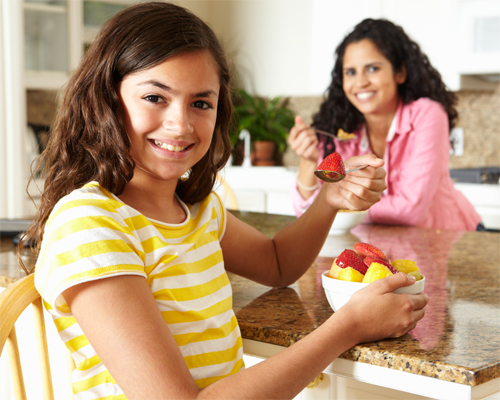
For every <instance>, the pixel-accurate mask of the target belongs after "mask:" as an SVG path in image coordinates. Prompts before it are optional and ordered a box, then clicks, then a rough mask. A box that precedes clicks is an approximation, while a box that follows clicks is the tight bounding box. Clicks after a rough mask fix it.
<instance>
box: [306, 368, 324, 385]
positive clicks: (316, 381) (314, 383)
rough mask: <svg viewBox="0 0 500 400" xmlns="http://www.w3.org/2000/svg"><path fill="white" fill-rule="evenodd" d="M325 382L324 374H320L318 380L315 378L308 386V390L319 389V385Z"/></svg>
mask: <svg viewBox="0 0 500 400" xmlns="http://www.w3.org/2000/svg"><path fill="white" fill-rule="evenodd" d="M322 380H323V372H322V373H320V374H319V375H318V376H317V377H316V378H314V380H313V381H312V382H311V383H310V384H309V385H307V386H306V388H308V389H314V388H315V387H317V386H318V385H319V383H320V382H321V381H322Z"/></svg>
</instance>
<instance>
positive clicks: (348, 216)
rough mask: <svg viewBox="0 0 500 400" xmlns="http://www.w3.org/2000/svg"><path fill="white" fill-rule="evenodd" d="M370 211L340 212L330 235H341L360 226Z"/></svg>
mask: <svg viewBox="0 0 500 400" xmlns="http://www.w3.org/2000/svg"><path fill="white" fill-rule="evenodd" d="M367 214H368V210H365V211H351V210H339V212H338V213H337V216H336V217H335V220H334V221H333V224H332V227H331V228H330V233H329V235H341V234H343V233H346V232H349V231H350V230H351V229H352V228H354V227H356V226H358V225H359V224H360V223H361V222H363V220H364V219H365V217H366V215H367Z"/></svg>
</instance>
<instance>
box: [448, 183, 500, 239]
mask: <svg viewBox="0 0 500 400" xmlns="http://www.w3.org/2000/svg"><path fill="white" fill-rule="evenodd" d="M455 188H456V189H457V190H460V191H461V192H462V193H463V194H464V196H465V197H467V199H468V200H469V201H470V202H471V203H472V205H473V206H474V208H475V209H476V211H477V213H478V214H479V215H480V216H481V218H482V219H483V224H484V226H485V227H486V228H488V229H500V185H494V184H491V185H489V184H476V183H455Z"/></svg>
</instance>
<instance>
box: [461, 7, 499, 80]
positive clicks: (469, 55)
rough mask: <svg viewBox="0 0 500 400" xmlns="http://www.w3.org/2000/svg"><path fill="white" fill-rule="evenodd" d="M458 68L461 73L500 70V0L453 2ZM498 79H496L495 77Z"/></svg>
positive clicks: (495, 72) (486, 73)
mask: <svg viewBox="0 0 500 400" xmlns="http://www.w3.org/2000/svg"><path fill="white" fill-rule="evenodd" d="M455 30H456V32H457V40H456V42H457V43H459V44H460V46H459V47H458V48H457V53H458V58H457V68H458V72H460V73H461V74H485V75H489V74H496V75H498V74H499V73H500V1H499V0H473V1H471V0H458V1H457V3H456V26H455ZM497 82H498V79H497Z"/></svg>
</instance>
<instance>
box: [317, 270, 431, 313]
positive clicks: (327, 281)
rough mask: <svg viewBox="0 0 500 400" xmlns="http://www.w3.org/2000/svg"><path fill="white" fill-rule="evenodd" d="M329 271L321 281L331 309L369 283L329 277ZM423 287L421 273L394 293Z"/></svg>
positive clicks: (340, 305) (414, 290)
mask: <svg viewBox="0 0 500 400" xmlns="http://www.w3.org/2000/svg"><path fill="white" fill-rule="evenodd" d="M329 272H330V270H326V271H325V272H323V274H322V275H321V281H322V283H323V289H325V294H326V298H327V299H328V303H330V307H332V308H333V311H337V310H338V309H339V308H340V307H342V306H343V305H344V304H345V303H347V302H348V301H349V299H350V298H351V296H352V295H353V293H354V292H357V291H358V290H360V289H363V288H364V287H365V286H367V285H369V283H359V282H347V281H341V280H339V279H334V278H330V277H329V276H328V273H329ZM424 287H425V276H423V275H422V279H420V280H419V281H416V282H415V283H414V284H413V285H411V286H405V287H402V288H399V289H396V290H395V291H394V293H407V294H418V293H422V292H423V291H424Z"/></svg>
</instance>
